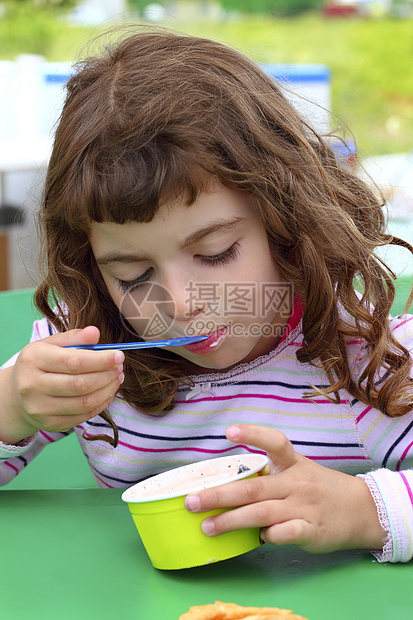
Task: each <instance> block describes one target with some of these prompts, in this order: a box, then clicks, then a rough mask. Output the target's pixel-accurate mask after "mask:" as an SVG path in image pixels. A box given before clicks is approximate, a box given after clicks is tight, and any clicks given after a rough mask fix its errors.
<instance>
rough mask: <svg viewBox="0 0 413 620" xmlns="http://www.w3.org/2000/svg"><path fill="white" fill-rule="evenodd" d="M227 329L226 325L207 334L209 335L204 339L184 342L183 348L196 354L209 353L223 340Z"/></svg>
mask: <svg viewBox="0 0 413 620" xmlns="http://www.w3.org/2000/svg"><path fill="white" fill-rule="evenodd" d="M227 330H228V328H227V327H221V328H220V329H217V330H216V331H215V332H212V333H211V334H209V337H208V338H207V339H206V340H202V341H201V342H194V343H193V344H186V345H185V346H184V347H183V348H184V349H187V351H190V352H191V353H196V354H197V355H205V353H211V351H214V350H215V349H216V348H217V347H218V346H219V345H220V344H221V342H222V341H223V340H224V338H225V336H226V333H227Z"/></svg>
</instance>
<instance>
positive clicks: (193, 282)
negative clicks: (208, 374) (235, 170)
mask: <svg viewBox="0 0 413 620" xmlns="http://www.w3.org/2000/svg"><path fill="white" fill-rule="evenodd" d="M90 242H91V246H92V250H93V253H94V255H95V258H96V261H97V264H98V266H99V269H100V271H101V273H102V277H103V279H104V281H105V283H106V285H107V288H108V291H109V293H110V295H111V297H112V299H113V301H114V302H115V304H116V306H117V307H118V308H119V310H120V313H121V314H120V318H119V320H124V319H127V321H128V323H125V324H127V326H128V327H129V329H131V326H132V328H133V329H131V332H136V333H137V334H139V336H141V337H142V338H144V339H145V340H159V339H166V338H176V337H182V336H194V335H209V338H208V339H207V340H205V341H203V342H201V343H197V344H193V345H188V346H187V347H174V348H173V349H170V350H172V351H173V352H174V353H177V354H178V355H180V356H181V357H184V358H185V359H187V360H188V361H189V362H191V363H193V364H195V365H196V366H197V367H201V368H203V369H205V368H211V369H217V370H218V369H219V370H224V369H228V368H230V367H231V366H233V365H234V364H238V363H240V362H248V361H251V360H253V359H255V358H256V357H258V356H259V355H264V354H266V353H268V352H269V351H270V350H271V349H272V348H273V347H274V346H275V345H276V343H277V342H278V340H279V339H280V337H281V334H282V331H283V328H284V327H285V325H286V323H287V322H288V318H289V315H290V313H291V300H292V294H291V293H292V292H291V287H290V286H289V285H288V284H287V283H285V282H284V281H283V279H282V277H281V274H280V272H279V270H278V268H277V265H276V263H275V261H274V259H273V257H272V254H271V251H270V247H269V243H268V238H267V234H266V230H265V227H264V224H263V223H262V221H261V218H260V216H259V214H258V213H257V210H256V208H255V207H254V203H253V200H252V198H251V196H250V195H249V194H247V193H245V192H239V191H234V190H230V189H227V188H225V187H224V186H222V185H218V186H215V187H214V188H213V190H212V191H208V192H205V193H202V194H201V195H200V196H199V197H198V199H197V200H196V201H195V202H194V203H193V204H192V205H191V206H190V207H188V206H187V205H186V204H185V202H184V201H183V200H182V201H174V202H170V203H167V204H165V205H164V206H162V208H161V209H160V210H159V212H158V214H157V215H156V217H155V218H154V219H153V220H152V221H151V222H149V223H135V222H132V223H128V224H115V223H112V222H104V223H93V224H92V227H91V237H90ZM131 339H133V337H131ZM194 372H197V369H196V368H195V369H194ZM198 372H200V369H199V368H198Z"/></svg>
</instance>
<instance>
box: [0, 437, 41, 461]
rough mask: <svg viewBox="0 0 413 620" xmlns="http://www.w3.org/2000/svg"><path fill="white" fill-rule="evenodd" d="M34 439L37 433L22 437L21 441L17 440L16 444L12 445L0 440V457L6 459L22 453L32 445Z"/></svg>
mask: <svg viewBox="0 0 413 620" xmlns="http://www.w3.org/2000/svg"><path fill="white" fill-rule="evenodd" d="M36 439H37V433H36V434H35V435H32V436H31V437H27V438H26V439H23V440H22V441H19V443H18V444H14V445H9V444H8V443H3V442H2V441H0V459H2V460H6V459H10V458H12V457H16V456H20V455H21V454H24V453H25V452H27V451H28V450H30V448H32V447H33V445H34V443H35V441H36Z"/></svg>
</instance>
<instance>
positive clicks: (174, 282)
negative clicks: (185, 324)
mask: <svg viewBox="0 0 413 620" xmlns="http://www.w3.org/2000/svg"><path fill="white" fill-rule="evenodd" d="M163 286H164V287H165V289H166V290H167V292H168V293H169V295H170V297H171V299H172V303H170V304H167V305H166V306H165V314H166V315H167V316H168V317H169V318H174V319H175V320H177V321H188V320H189V319H192V318H194V317H196V316H198V315H199V314H201V313H202V312H203V309H204V305H205V304H204V303H203V302H202V300H201V299H200V291H199V286H198V285H197V284H196V283H195V282H193V281H191V280H188V279H187V278H185V277H181V276H180V275H179V274H176V275H174V276H173V277H169V278H168V279H167V280H165V281H164V282H163ZM172 313H173V317H172Z"/></svg>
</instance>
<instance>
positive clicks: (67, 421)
mask: <svg viewBox="0 0 413 620" xmlns="http://www.w3.org/2000/svg"><path fill="white" fill-rule="evenodd" d="M112 400H113V398H112V397H111V398H109V399H107V400H106V401H103V402H102V403H100V405H99V406H98V407H96V408H95V409H93V410H92V411H89V412H87V413H83V414H73V415H66V416H54V417H50V418H48V420H47V423H43V424H41V425H40V426H39V428H41V429H42V430H44V431H48V432H50V433H59V432H60V433H62V432H65V431H68V430H69V429H71V428H74V427H75V426H79V425H80V424H84V423H85V422H87V421H88V420H90V419H92V418H94V417H95V416H97V415H99V413H102V411H104V410H105V409H106V408H107V407H109V405H110V404H111V402H112Z"/></svg>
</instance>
